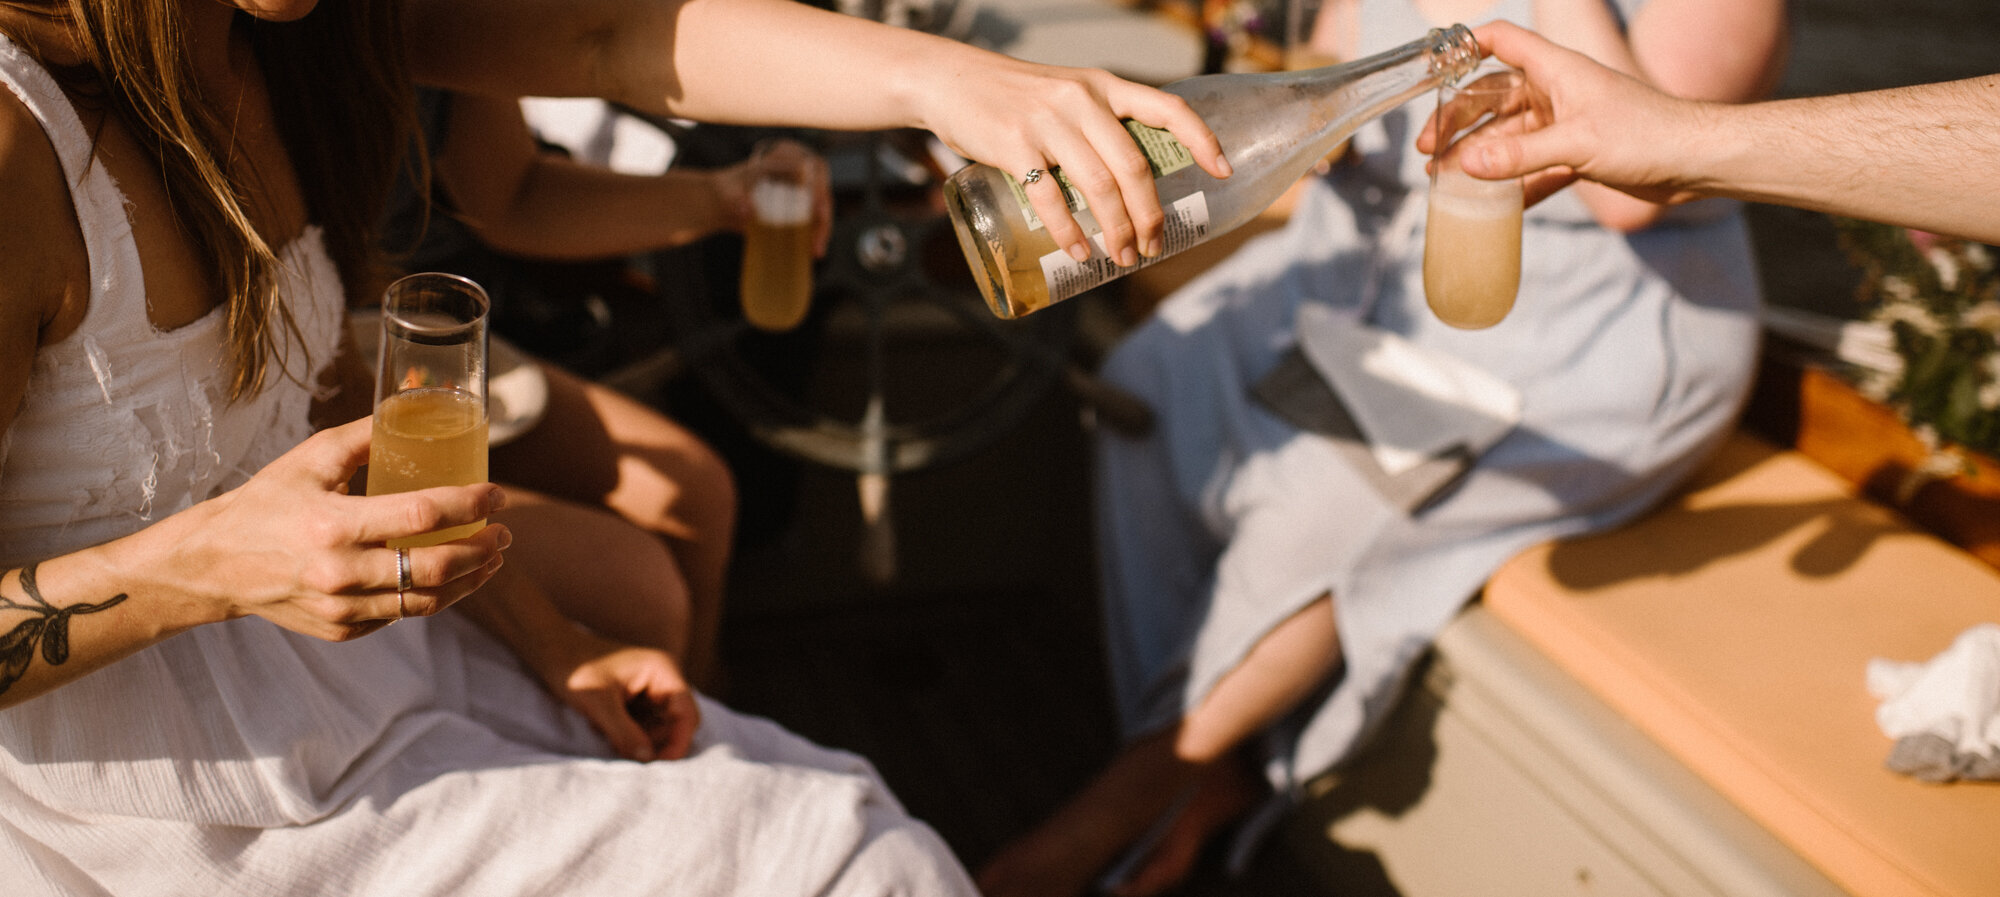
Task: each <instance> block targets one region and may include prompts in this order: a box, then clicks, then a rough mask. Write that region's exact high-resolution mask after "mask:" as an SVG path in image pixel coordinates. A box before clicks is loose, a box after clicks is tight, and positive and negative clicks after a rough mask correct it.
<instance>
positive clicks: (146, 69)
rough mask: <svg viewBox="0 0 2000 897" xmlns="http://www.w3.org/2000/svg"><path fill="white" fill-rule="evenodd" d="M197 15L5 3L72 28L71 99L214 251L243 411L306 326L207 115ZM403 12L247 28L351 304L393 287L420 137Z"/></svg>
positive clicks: (67, 69)
mask: <svg viewBox="0 0 2000 897" xmlns="http://www.w3.org/2000/svg"><path fill="white" fill-rule="evenodd" d="M183 2H185V0H0V5H5V6H8V7H13V8H16V9H19V10H21V11H23V12H26V13H28V14H30V15H34V16H37V17H41V18H46V19H54V20H59V21H63V22H65V23H66V24H68V25H70V31H71V33H72V34H73V36H74V39H75V40H76V42H77V43H76V50H77V51H78V52H79V53H80V54H81V57H82V60H83V61H82V62H81V63H80V64H77V65H70V66H57V65H48V63H47V57H46V55H45V54H42V53H38V52H37V51H36V48H35V47H33V46H27V47H26V49H27V50H28V52H30V53H35V54H36V55H37V56H38V57H41V58H42V59H43V61H44V64H45V65H48V67H49V69H50V70H51V72H52V73H54V74H55V76H56V77H57V78H58V79H59V80H61V81H62V82H63V83H64V85H65V87H67V88H68V89H69V90H70V92H71V93H72V94H73V95H78V96H81V97H85V98H88V99H91V100H96V101H101V102H103V103H104V105H105V109H106V111H108V112H109V113H111V114H112V115H115V116H117V117H118V119H119V120H120V122H121V123H122V124H124V126H125V127H126V128H127V129H128V130H130V131H131V132H132V134H133V135H134V137H135V138H136V139H137V140H138V141H139V142H140V144H141V145H142V146H144V147H145V148H146V150H147V151H148V152H150V153H151V154H152V155H153V156H154V158H155V159H156V160H157V164H158V165H159V171H160V176H161V178H162V180H163V181H164V182H165V184H166V189H167V194H168V196H170V197H172V199H171V202H172V203H173V205H174V213H175V215H176V217H177V218H178V220H179V221H180V222H181V223H182V226H183V227H184V228H186V229H187V230H188V231H189V233H190V235H191V236H192V238H193V241H194V243H195V245H196V246H197V247H201V248H203V249H205V250H206V251H207V253H208V256H209V260H210V263H211V270H212V271H213V272H214V274H215V276H216V277H217V278H218V280H219V283H220V285H221V287H222V288H223V290H224V295H225V297H226V298H225V302H226V304H227V306H228V312H227V314H228V330H229V349H230V357H231V360H232V361H233V362H234V365H235V372H234V378H233V380H232V381H231V384H230V396H231V398H241V397H243V396H246V395H251V394H254V393H256V392H257V391H259V390H261V389H262V388H263V387H264V386H265V385H266V380H267V378H268V376H269V371H270V369H271V367H272V359H273V356H274V355H275V354H276V353H277V351H278V346H279V344H280V342H281V341H283V340H284V339H285V338H286V335H287V334H290V333H296V330H297V325H296V324H295V323H294V321H293V320H292V316H291V312H290V310H289V309H288V308H287V307H286V305H285V302H284V299H283V297H282V296H280V295H279V293H278V290H277V274H278V270H279V265H280V262H279V260H278V257H277V251H276V249H275V248H274V247H272V246H271V245H270V244H269V243H268V242H266V241H265V239H264V237H263V236H262V235H261V234H259V233H258V232H257V229H256V227H255V226H254V225H253V224H252V222H251V218H250V216H249V214H248V212H247V208H248V206H249V203H250V197H251V191H252V190H253V189H254V186H255V185H254V184H252V183H249V182H247V179H246V178H245V177H244V176H241V175H238V176H234V177H232V172H231V169H230V167H229V166H228V165H227V164H226V160H227V159H228V158H229V149H230V146H229V143H230V139H231V136H230V123H229V122H226V121H223V120H222V119H221V117H220V116H219V115H218V114H217V113H216V112H215V111H214V108H213V104H212V103H208V102H204V101H203V100H202V98H201V95H200V85H199V82H198V81H197V80H196V78H195V76H194V68H193V61H192V56H191V54H189V53H188V52H187V48H186V35H184V34H183V33H182V30H181V27H180V22H181V19H180V16H179V14H178V8H179V6H180V4H181V3H183ZM400 11H401V2H400V0H332V2H327V3H324V4H322V8H319V9H315V10H314V11H313V12H312V13H311V14H310V15H307V16H305V17H303V18H301V19H299V20H298V21H295V22H266V21H260V20H256V19H254V18H252V17H251V16H249V15H248V14H243V13H239V15H238V19H239V21H238V27H241V28H245V29H247V33H248V36H249V38H250V45H251V47H252V48H253V51H254V52H255V54H256V57H257V62H258V65H259V67H260V68H261V69H262V71H263V73H264V79H265V83H266V84H267V86H268V87H269V93H270V97H271V106H272V110H273V114H274V115H275V116H276V120H277V127H278V132H279V134H280V135H281V138H282V140H283V142H284V145H285V148H286V151H287V152H288V154H289V155H290V158H291V161H292V164H293V166H294V168H295V169H296V171H297V174H298V180H299V183H300V185H301V189H302V190H303V191H304V194H305V203H306V211H307V214H308V216H309V217H310V218H311V220H312V221H313V222H314V223H316V224H318V225H319V226H320V227H321V229H322V231H323V232H324V234H325V236H326V244H327V250H328V252H329V254H331V255H332V257H333V260H334V263H335V265H336V266H337V268H338V269H339V271H340V275H341V279H342V281H343V282H344V283H345V284H346V286H347V290H348V293H349V298H350V300H354V299H356V298H357V297H359V296H361V295H363V294H365V293H367V292H368V291H371V290H372V289H373V287H374V286H375V285H376V284H378V283H379V282H380V280H381V269H380V267H379V262H378V261H377V257H376V247H375V245H374V237H375V232H376V228H377V226H378V224H379V222H380V219H381V216H382V213H383V207H384V205H385V204H386V201H387V196H388V192H389V189H390V185H391V183H392V181H393V179H394V177H395V174H396V171H397V165H398V163H399V161H400V160H401V158H402V154H403V152H404V150H405V149H406V147H407V144H408V141H409V140H410V138H411V135H412V134H413V133H414V128H413V119H414V115H415V113H414V101H413V99H412V94H411V88H410V80H409V73H408V70H407V68H406V66H405V65H404V61H403V46H402V34H401V27H400V25H401V16H400Z"/></svg>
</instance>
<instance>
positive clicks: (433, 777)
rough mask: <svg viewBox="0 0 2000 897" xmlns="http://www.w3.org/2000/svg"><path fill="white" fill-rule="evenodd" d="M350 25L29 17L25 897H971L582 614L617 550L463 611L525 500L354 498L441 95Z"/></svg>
mask: <svg viewBox="0 0 2000 897" xmlns="http://www.w3.org/2000/svg"><path fill="white" fill-rule="evenodd" d="M316 5H317V4H316V2H315V0H256V2H252V0H243V2H240V3H238V4H236V5H235V6H231V5H229V4H224V3H217V2H214V0H93V2H81V0H78V2H66V0H39V2H38V0H17V2H4V3H0V86H4V89H0V196H4V197H5V198H6V200H5V202H0V881H5V882H6V889H7V891H8V893H9V894H24V895H64V897H73V895H93V894H160V893H171V894H231V895H238V894H251V895H255V894H271V895H295V894H301V893H313V894H371V895H372V894H439V895H442V894H453V895H457V894H481V895H485V894H500V895H509V894H543V893H572V894H592V895H624V894H630V895H659V894H689V895H709V894H744V895H789V894H800V895H805V894H857V895H875V894H927V895H928V894H942V895H951V894H968V893H970V891H971V888H970V884H969V882H968V881H967V880H966V876H965V874H964V872H963V870H962V869H961V868H960V867H959V866H958V864H957V861H956V860H955V859H954V858H953V857H952V856H951V855H950V852H949V851H948V850H947V849H946V848H945V846H944V845H943V844H942V842H940V841H939V839H938V838H937V837H936V835H935V834H934V833H933V832H932V831H931V830H930V829H929V828H927V827H925V826H924V825H923V824H921V823H919V822H917V821H915V820H913V819H911V818H910V817H908V815H907V814H905V813H904V812H903V811H902V809H901V808H900V807H899V806H898V805H897V803H896V801H895V799H894V798H893V797H892V796H891V795H890V794H889V793H888V791H887V790H886V788H885V787H884V786H883V784H882V782H881V781H880V779H879V778H878V777H877V776H876V775H875V773H874V772H873V770H872V769H870V768H869V766H868V765H867V763H866V762H865V761H863V760H861V759H860V758H858V757H854V756H852V755H849V754H844V753H840V752H837V751H830V750H826V749H823V748H820V747H817V746H814V745H812V744H809V743H807V742H805V741H803V740H801V739H799V738H797V737H796V736H793V735H791V734H789V733H787V732H785V731H783V730H782V729H780V728H778V727H777V726H774V725H772V724H770V723H768V722H764V721H759V720H753V719H748V718H745V717H741V716H738V715H736V714H733V713H731V712H729V711H728V710H726V709H725V708H722V707H720V706H719V705H716V704H713V703H709V702H706V701H705V699H702V698H699V697H697V696H696V695H694V694H693V693H692V692H691V691H689V690H687V689H686V687H685V685H684V684H682V683H680V682H679V681H678V676H677V668H676V664H675V660H674V658H673V657H672V656H670V655H669V654H668V653H667V652H665V651H661V650H657V649H655V648H649V647H638V646H634V645H630V644H622V643H619V642H617V641H615V640H613V639H610V638H607V637H606V636H605V635H604V634H602V633H596V632H591V631H588V630H586V629H584V628H582V627H580V626H577V625H574V624H572V623H571V622H570V621H569V618H567V617H565V615H564V614H563V613H562V612H561V611H560V610H559V609H558V608H559V605H558V604H556V603H555V602H554V601H553V600H552V596H559V595H563V594H564V592H565V587H566V586H569V587H574V585H575V584H576V582H579V581H581V580H580V577H581V576H582V575H583V574H584V573H587V572H590V568H602V567H608V566H617V565H616V564H609V563H607V558H616V555H615V554H612V553H608V552H607V553H606V554H605V555H601V556H595V557H564V556H559V555H557V556H552V555H551V553H549V552H547V551H540V552H538V551H537V550H536V546H535V545H533V544H522V545H518V546H514V547H513V557H514V559H515V561H516V562H517V564H516V567H515V571H514V572H518V573H521V574H522V575H521V576H519V577H517V581H520V582H523V583H525V587H523V588H515V589H509V590H505V591H503V592H501V593H499V594H487V593H482V594H481V595H480V596H479V598H478V599H476V600H473V601H467V602H464V603H463V604H462V605H459V607H457V608H455V609H452V610H451V612H449V613H445V611H446V610H447V609H448V608H452V606H453V605H454V604H458V603H459V602H460V601H461V599H464V598H465V597H466V596H467V595H468V594H470V593H472V592H473V591H474V590H475V589H478V588H480V586H481V585H482V584H486V583H487V582H488V581H489V579H490V578H492V577H494V576H495V575H496V572H497V571H499V569H500V567H501V553H502V551H503V550H506V549H508V548H509V547H510V543H512V542H513V539H512V535H511V534H510V531H509V529H508V528H507V526H505V525H504V524H505V521H506V520H507V519H508V516H509V515H510V514H514V515H516V516H518V515H519V514H521V513H526V512H527V510H528V509H526V508H515V509H511V510H510V509H507V508H506V507H505V504H506V502H505V496H504V493H503V492H502V490H501V489H499V488H498V487H494V486H491V485H480V486H469V487H449V488H439V489H432V490H425V491H422V492H416V493H408V494H404V495H398V496H386V497H359V496H354V495H349V494H347V483H348V482H349V481H350V479H351V478H352V476H353V474H354V473H355V471H356V469H357V468H358V467H359V466H360V465H361V464H362V463H364V462H365V460H366V457H367V447H368V437H369V429H368V422H367V421H365V420H363V421H356V422H353V423H349V424H346V425H342V426H336V427H332V428H330V429H326V430H324V431H321V432H319V433H317V434H315V433H314V432H313V427H312V423H311V416H312V413H313V411H314V407H313V406H314V402H315V399H316V398H321V397H324V392H323V390H322V386H323V384H325V383H326V382H328V381H327V374H328V372H329V370H330V368H331V367H332V365H333V362H334V361H335V360H336V358H337V357H338V356H339V354H340V353H339V349H338V343H339V334H340V333H341V332H342V331H343V329H344V328H343V327H342V320H343V315H344V307H345V306H346V305H347V304H348V303H349V302H350V301H353V300H356V299H361V300H364V301H365V299H366V297H368V296H370V295H372V294H373V293H374V292H375V290H376V288H377V287H379V284H380V281H381V277H380V276H379V274H378V272H377V270H376V268H375V266H374V259H373V257H372V255H371V251H372V247H373V245H374V242H375V241H374V233H373V228H374V226H375V223H376V222H377V221H378V220H379V217H380V204H381V200H382V198H383V195H384V194H385V192H386V189H387V185H388V180H389V178H390V176H391V174H392V172H393V171H394V169H395V166H396V164H397V162H398V156H397V154H398V153H399V152H400V151H401V150H402V149H403V148H404V146H405V145H406V140H407V135H408V130H407V127H408V125H407V120H406V118H407V116H406V114H398V111H399V110H408V109H409V108H410V104H409V95H408V83H407V79H406V76H405V74H404V71H403V66H402V64H401V59H402V55H401V52H400V46H399V41H400V40H401V39H402V37H403V32H402V31H400V30H399V23H398V22H397V12H398V4H396V3H394V2H384V0H342V2H339V3H333V4H327V6H326V8H325V9H321V10H318V11H315V6H316ZM786 15H790V13H786ZM884 30H885V31H887V29H884ZM880 46H881V47H883V48H887V49H888V50H890V51H892V52H893V50H894V48H895V47H897V46H898V44H897V43H896V41H895V39H894V38H883V40H882V43H881V44H880ZM970 58H972V59H973V60H974V61H976V60H977V59H979V58H984V57H970ZM974 67H975V68H976V67H977V66H976V65H975V66H974ZM1098 77H1099V76H1098V75H1095V74H1092V75H1089V76H1088V77H1087V78H1084V79H1083V80H1095V79H1097V78H1098ZM1073 80H1076V79H1075V78H1073V77H1071V76H1064V75H1060V73H1052V75H1051V81H1052V82H1053V81H1073ZM1121 89H1123V88H1121ZM1130 89H1131V90H1133V91H1144V90H1145V89H1144V88H1139V87H1137V86H1136V85H1133V86H1131V87H1130ZM1088 99H1089V100H1090V102H1087V103H1073V104H1071V105H1072V111H1073V112H1075V113H1076V119H1077V121H1078V122H1079V123H1081V122H1088V121H1094V120H1096V119H1104V120H1107V121H1112V122H1114V123H1115V118H1114V114H1115V111H1116V110H1115V109H1114V108H1109V107H1107V106H1106V105H1105V104H1104V102H1103V97H1102V95H1092V96H1091V97H1089V98H1088ZM801 123H804V124H813V123H815V122H811V121H807V122H801ZM908 123H910V124H918V123H919V122H908ZM1049 125H1050V122H1049V121H1047V120H1043V121H1042V122H1040V123H1039V127H1040V130H1039V133H1042V134H1044V135H1047V134H1056V133H1060V132H1062V131H1063V130H1064V128H1062V127H1049ZM1081 126H1082V125H1081V124H1079V125H1077V127H1081ZM1027 132H1037V129H1036V128H1028V129H1025V130H1024V133H1027ZM1189 137H1190V138H1191V139H1193V138H1196V137H1198V135H1197V134H1196V133H1193V132H1190V134H1189ZM489 515H490V516H491V517H492V519H493V520H494V521H496V522H495V523H494V524H493V525H489V526H487V527H486V528H485V529H483V530H482V531H480V532H479V533H477V534H476V535H474V536H472V537H470V538H468V539H464V540H460V541H457V542H452V543H447V544H444V545H439V546H432V547H426V548H418V549H412V550H410V551H409V553H408V555H407V561H408V564H407V570H405V569H403V568H404V564H403V562H402V560H403V559H402V558H400V557H399V556H398V554H397V553H396V552H394V551H392V550H390V549H389V548H387V547H385V545H384V543H385V541H386V540H388V539H391V538H395V537H399V536H405V535H412V534H415V533H420V532H425V531H429V530H433V529H436V528H439V527H442V526H449V525H454V524H459V523H466V522H471V521H474V520H477V519H480V518H482V517H487V516H489ZM524 531H525V530H524ZM633 532H634V533H635V534H636V535H635V536H633V537H635V538H639V539H648V538H650V537H649V536H646V535H645V534H643V533H637V532H636V531H633ZM607 544H608V543H607ZM658 554H659V553H658V552H657V551H656V552H655V553H654V556H656V557H657V556H658ZM617 559H618V560H620V561H624V559H623V558H617ZM641 570H642V572H643V568H641ZM489 591H491V590H489ZM586 597H588V596H586ZM596 597H597V600H605V601H612V600H620V599H621V598H622V597H623V596H619V595H599V596H596ZM574 600H579V601H580V600H583V599H574ZM405 618H407V621H406V622H401V623H400V625H395V626H393V627H392V626H391V625H390V624H392V623H396V622H398V621H401V620H404V619H405ZM558 696H559V697H558ZM633 705H638V706H640V707H642V708H645V707H646V706H647V705H650V709H651V710H652V711H653V712H652V713H642V714H641V715H642V716H660V717H663V718H664V719H665V720H666V722H667V725H665V726H662V727H658V728H655V729H653V730H651V731H647V732H645V733H643V737H642V738H641V742H642V743H640V744H636V745H633V744H621V747H620V749H618V750H614V749H613V747H612V746H611V743H610V742H608V741H607V738H606V735H604V734H600V733H599V731H598V730H599V729H605V728H607V727H609V726H612V725H616V724H621V723H622V724H625V725H636V722H635V721H634V720H633V719H632V718H631V716H630V713H629V711H628V710H627V708H628V707H629V706H633ZM697 720H698V724H699V728H696V723H697ZM653 758H658V759H660V760H662V761H665V760H668V759H672V758H678V759H672V762H634V761H635V760H641V759H653Z"/></svg>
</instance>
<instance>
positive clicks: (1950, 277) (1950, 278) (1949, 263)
mask: <svg viewBox="0 0 2000 897" xmlns="http://www.w3.org/2000/svg"><path fill="white" fill-rule="evenodd" d="M1924 257H1925V258H1927V259H1930V262H1931V267H1933V268H1936V269H1937V275H1938V283H1939V284H1940V285H1941V286H1943V287H1944V288H1945V289H1947V290H1951V289H1955V288H1957V286H1958V256H1955V255H1952V254H1951V251H1950V250H1948V249H1945V248H1944V247H1942V246H1933V247H1931V248H1930V251H1928V252H1925V253H1924Z"/></svg>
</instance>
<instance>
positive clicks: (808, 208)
mask: <svg viewBox="0 0 2000 897" xmlns="http://www.w3.org/2000/svg"><path fill="white" fill-rule="evenodd" d="M751 204H752V205H753V206H754V207H755V209H756V214H755V216H753V217H752V219H751V221H750V223H749V224H747V225H745V226H744V228H743V278H742V282H741V284H740V289H741V291H742V294H743V295H742V298H743V317H744V318H746V319H748V320H749V322H750V323H751V324H753V325H755V326H757V327H759V328H761V329H764V330H770V331H784V330H790V329H792V328H793V327H797V326H799V322H800V321H802V320H805V316H806V308H807V307H808V306H809V305H810V304H811V301H812V260H813V246H812V194H811V193H810V192H809V191H808V190H807V189H806V188H805V187H803V186H800V185H797V184H789V183H783V182H776V181H764V182H761V183H759V184H757V186H756V187H754V188H752V191H751Z"/></svg>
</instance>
